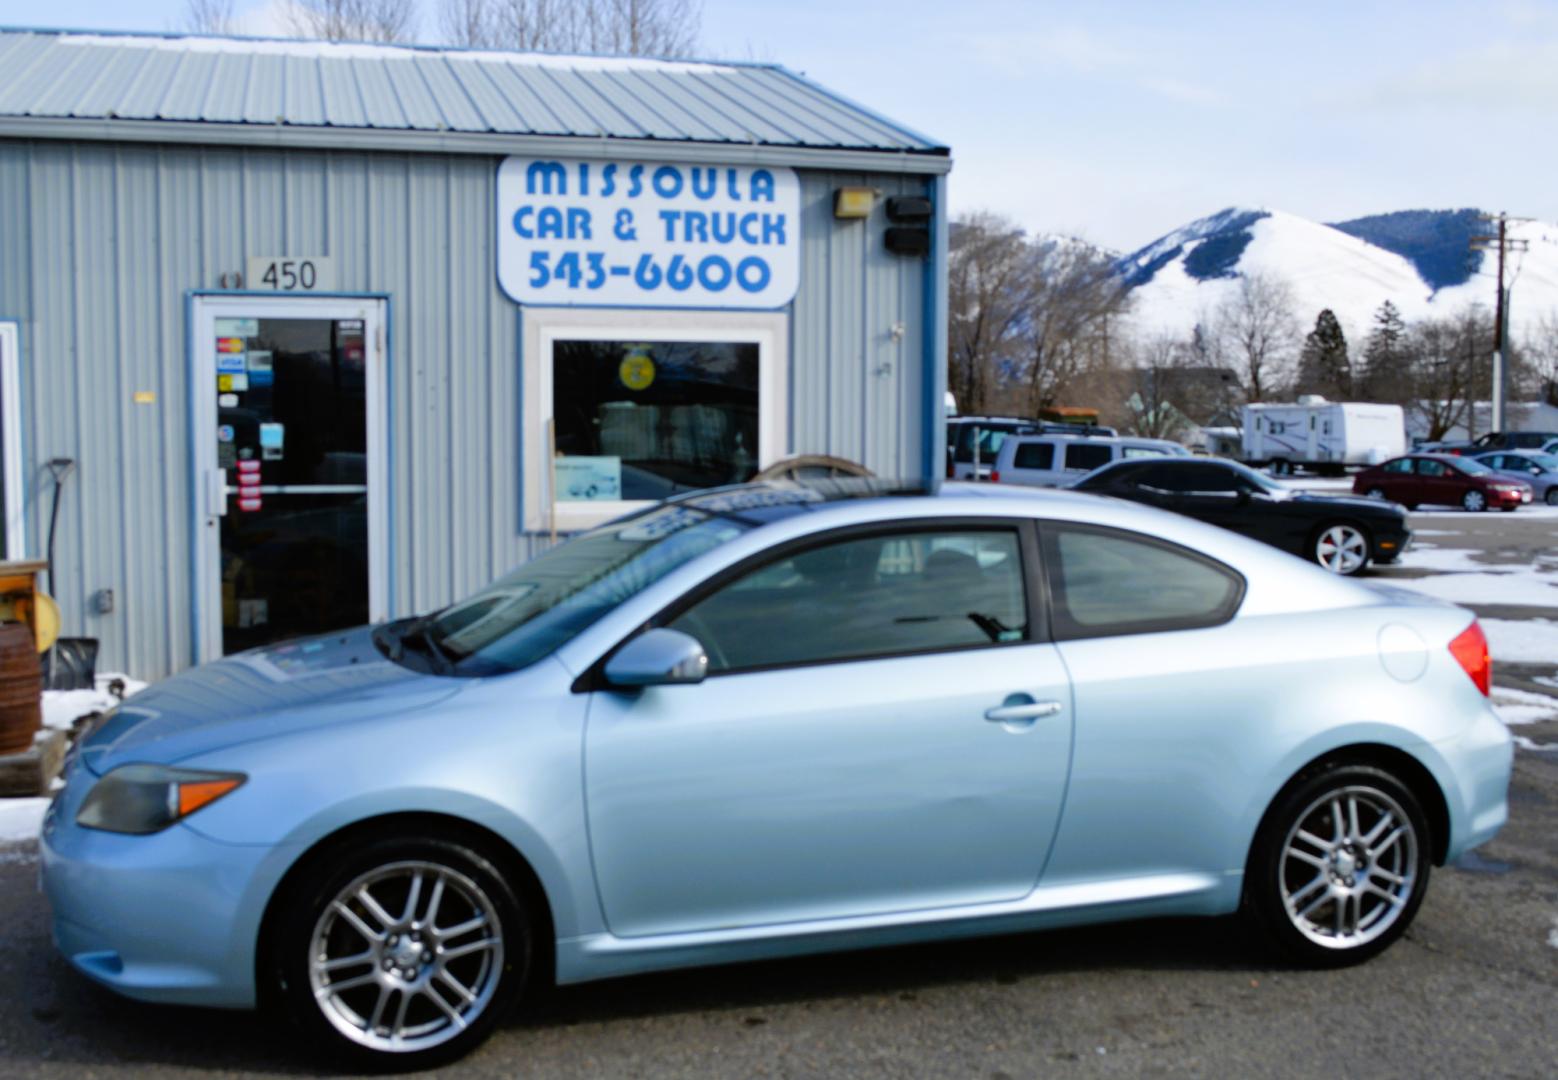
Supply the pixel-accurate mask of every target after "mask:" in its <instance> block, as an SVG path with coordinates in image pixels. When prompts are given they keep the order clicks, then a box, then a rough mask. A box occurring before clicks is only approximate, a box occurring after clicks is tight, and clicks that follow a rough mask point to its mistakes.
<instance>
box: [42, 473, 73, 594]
mask: <svg viewBox="0 0 1558 1080" xmlns="http://www.w3.org/2000/svg"><path fill="white" fill-rule="evenodd" d="M75 467H76V463H75V462H74V461H72V460H71V459H70V458H54V459H53V460H52V461H50V462H49V472H51V473H52V474H53V475H54V507H53V509H51V510H50V511H49V550H48V562H49V589H48V591H49V595H50V596H57V595H58V594H57V593H56V592H55V590H54V534H55V529H56V527H57V526H58V525H59V520H60V495H61V494H62V493H63V492H64V490H65V478H66V477H67V476H69V475H70V474H71V471H72V470H73V469H75Z"/></svg>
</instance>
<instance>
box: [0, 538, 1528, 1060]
mask: <svg viewBox="0 0 1558 1080" xmlns="http://www.w3.org/2000/svg"><path fill="white" fill-rule="evenodd" d="M1413 525H1414V528H1415V529H1417V530H1418V535H1419V543H1420V545H1422V546H1421V548H1420V551H1424V552H1431V553H1435V554H1434V557H1433V558H1428V557H1427V556H1424V557H1421V558H1418V559H1415V560H1414V559H1413V558H1408V559H1407V560H1406V563H1405V565H1403V566H1400V567H1387V568H1382V569H1381V570H1379V571H1376V572H1374V573H1373V575H1372V576H1373V578H1374V579H1375V580H1384V581H1390V580H1394V581H1396V582H1397V583H1409V582H1411V581H1413V580H1420V579H1423V578H1426V577H1430V576H1433V574H1434V573H1435V572H1434V571H1431V570H1426V569H1425V568H1424V567H1423V566H1422V565H1414V563H1418V564H1421V563H1425V562H1426V563H1435V564H1436V565H1447V564H1450V563H1453V562H1454V561H1455V560H1456V559H1457V558H1461V557H1460V556H1454V555H1445V554H1443V553H1444V552H1463V553H1464V558H1463V561H1464V562H1465V564H1466V565H1467V566H1469V567H1471V569H1469V570H1465V571H1464V572H1466V573H1470V574H1474V575H1476V574H1478V573H1479V571H1478V570H1477V569H1476V566H1477V565H1479V564H1485V565H1486V566H1487V567H1488V571H1487V573H1486V574H1485V575H1484V576H1487V577H1489V579H1490V580H1492V579H1493V578H1495V577H1497V576H1498V575H1499V574H1501V573H1502V571H1500V570H1499V568H1500V567H1512V568H1517V569H1520V568H1531V567H1535V568H1536V569H1537V570H1538V571H1539V572H1541V573H1543V574H1545V573H1547V569H1546V568H1547V567H1549V566H1551V574H1552V577H1553V579H1554V584H1555V585H1558V560H1555V559H1554V557H1555V556H1558V543H1555V541H1558V516H1553V515H1548V514H1544V513H1534V514H1531V515H1529V516H1523V515H1522V514H1514V515H1480V516H1472V515H1464V514H1440V515H1434V514H1418V515H1414V521H1413ZM1470 580H1471V582H1472V584H1474V585H1475V584H1477V583H1478V581H1480V578H1472V579H1470ZM1521 580H1526V579H1525V578H1521ZM1489 592H1490V595H1498V596H1500V597H1502V599H1500V600H1498V601H1496V602H1489V603H1472V604H1471V605H1470V606H1472V607H1474V608H1476V609H1477V610H1478V613H1479V615H1482V616H1484V617H1485V618H1488V619H1497V620H1499V621H1500V622H1501V623H1510V624H1518V623H1519V622H1521V621H1525V622H1528V623H1530V624H1533V625H1540V624H1543V623H1544V621H1546V622H1558V606H1545V605H1544V604H1541V603H1510V602H1508V601H1509V600H1510V599H1511V596H1510V594H1509V589H1508V588H1505V589H1504V591H1503V592H1498V590H1493V589H1490V590H1489ZM1515 598H1516V599H1518V598H1519V597H1518V596H1517V597H1515ZM1496 672H1497V680H1498V685H1499V687H1500V688H1501V689H1503V690H1505V691H1506V692H1511V693H1515V694H1518V695H1521V696H1520V698H1519V700H1520V701H1522V702H1523V703H1524V704H1523V705H1522V706H1520V709H1521V711H1520V712H1519V717H1520V719H1521V721H1522V722H1521V723H1520V724H1519V726H1518V727H1517V728H1516V729H1515V730H1516V731H1517V732H1518V734H1519V735H1520V736H1521V737H1522V739H1523V740H1524V743H1525V745H1527V746H1528V747H1529V748H1528V749H1522V750H1521V751H1519V752H1518V754H1517V758H1516V765H1515V777H1514V782H1513V787H1512V791H1511V819H1510V822H1509V825H1508V826H1507V827H1506V828H1505V830H1504V831H1503V832H1502V833H1501V834H1500V836H1499V837H1498V838H1497V839H1496V840H1495V841H1493V842H1492V843H1490V844H1488V845H1486V846H1485V847H1484V848H1482V849H1481V850H1480V851H1478V852H1477V853H1476V854H1475V856H1474V857H1472V858H1468V859H1466V860H1464V861H1463V863H1462V865H1459V866H1455V867H1449V868H1446V869H1444V870H1440V871H1436V872H1435V874H1434V877H1433V881H1432V884H1431V886H1430V889H1429V893H1428V898H1427V901H1426V902H1425V904H1424V906H1423V908H1422V911H1421V913H1420V914H1419V916H1418V918H1417V921H1416V923H1415V925H1414V927H1413V929H1412V930H1411V931H1410V932H1409V933H1408V935H1407V936H1406V938H1405V939H1404V940H1402V941H1401V942H1399V943H1398V944H1397V945H1396V946H1395V947H1393V948H1392V949H1391V950H1389V951H1388V952H1387V953H1386V954H1385V955H1383V956H1381V957H1380V958H1378V959H1376V960H1374V961H1373V962H1371V963H1368V964H1365V965H1363V966H1361V967H1357V968H1352V969H1347V970H1342V971H1330V972H1312V971H1303V970H1294V969H1291V968H1286V967H1282V966H1273V964H1272V962H1271V960H1270V958H1269V957H1268V956H1266V955H1265V954H1264V953H1263V951H1262V950H1261V948H1260V947H1259V945H1258V943H1255V942H1252V941H1250V940H1249V939H1247V938H1246V937H1245V936H1244V935H1243V933H1242V931H1241V929H1240V927H1239V926H1238V925H1237V924H1235V923H1233V922H1231V921H1227V920H1216V921H1171V922H1161V921H1160V922H1147V923H1133V924H1128V925H1122V926H1111V927H1101V928H1093V929H1089V930H1085V931H1061V932H1053V933H1045V934H1029V935H1022V936H1015V937H1005V938H998V939H988V940H984V941H978V942H972V943H958V944H953V945H941V946H933V947H915V948H906V949H894V950H885V951H877V952H872V953H860V954H850V955H843V956H832V957H825V958H817V959H808V960H800V961H785V962H780V963H768V964H753V965H746V966H742V967H737V968H724V969H714V970H707V971H697V972H683V973H677V974H673V975H659V976H647V977H640V978H635V979H627V980H619V981H615V982H610V983H603V984H594V985H590V986H584V987H575V988H569V989H566V990H560V991H555V992H553V993H551V994H549V995H546V996H545V997H544V998H542V999H541V1000H540V1001H538V1002H537V1003H536V1004H535V1005H534V1007H533V1009H532V1010H531V1011H530V1012H528V1013H527V1014H525V1015H524V1016H521V1017H516V1018H515V1019H514V1020H513V1021H512V1022H511V1023H509V1024H508V1025H507V1026H506V1027H504V1028H503V1029H502V1030H501V1031H500V1032H499V1034H498V1035H497V1036H496V1037H495V1038H494V1039H493V1040H492V1041H491V1042H490V1043H489V1044H488V1045H486V1046H485V1047H483V1048H482V1049H481V1050H480V1051H478V1052H477V1053H476V1054H475V1055H473V1056H472V1057H471V1058H469V1059H467V1060H466V1061H465V1062H462V1063H461V1064H460V1065H459V1066H458V1067H457V1068H456V1069H452V1070H450V1074H451V1075H454V1074H458V1075H460V1076H462V1077H505V1078H511V1077H517V1076H535V1077H574V1076H579V1077H584V1076H588V1077H602V1076H604V1077H618V1076H622V1077H693V1076H697V1077H759V1076H762V1077H838V1076H860V1077H910V1076H927V1077H930V1076H935V1077H948V1076H957V1077H965V1076H966V1077H983V1078H987V1080H999V1078H1006V1077H1011V1078H1015V1077H1038V1076H1045V1077H1047V1076H1105V1075H1118V1076H1212V1077H1221V1076H1250V1077H1263V1076H1282V1077H1289V1076H1292V1077H1298V1076H1318V1075H1328V1076H1358V1075H1367V1076H1383V1077H1395V1076H1400V1077H1427V1076H1445V1077H1462V1076H1500V1077H1551V1076H1552V1075H1554V1072H1555V1064H1554V1063H1555V1062H1558V1020H1555V1018H1554V1005H1555V1003H1558V696H1554V695H1558V655H1553V656H1551V657H1546V658H1543V657H1540V656H1539V657H1537V658H1536V659H1533V660H1528V661H1522V662H1520V663H1498V664H1496ZM1548 699H1550V700H1551V701H1552V702H1553V706H1552V710H1551V711H1550V712H1548V711H1545V709H1544V707H1543V706H1542V704H1541V702H1542V701H1543V700H1548ZM1533 702H1535V704H1532V703H1533ZM1511 715H1512V716H1513V715H1515V713H1511ZM36 875H37V865H36V858H35V856H34V854H33V852H32V851H31V850H30V849H29V848H27V847H26V846H23V847H14V848H10V849H0V1076H5V1077H62V1078H65V1077H68V1078H71V1080H81V1078H85V1077H93V1076H106V1075H110V1074H111V1075H113V1076H116V1077H118V1076H147V1077H184V1076H200V1077H213V1076H223V1077H227V1076H273V1075H313V1074H315V1072H316V1066H315V1063H314V1061H313V1060H312V1059H310V1058H309V1057H308V1056H307V1055H306V1054H305V1053H304V1052H303V1051H302V1050H301V1049H300V1048H299V1047H297V1046H296V1045H295V1044H294V1041H293V1040H292V1039H291V1038H290V1036H289V1035H288V1033H287V1032H286V1031H285V1029H282V1028H280V1027H278V1026H277V1024H276V1022H274V1021H272V1020H270V1019H268V1018H266V1017H262V1016H255V1015H249V1014H238V1013H223V1012H216V1011H206V1010H199V1009H174V1008H159V1007H152V1006H144V1005H138V1004H135V1003H132V1002H127V1001H122V1000H120V999H118V998H116V997H114V996H112V995H110V994H108V993H106V992H104V991H101V990H98V989H97V988H96V987H94V986H92V985H91V984H89V983H88V982H87V981H86V980H85V979H83V978H80V977H78V976H76V975H75V974H74V973H72V972H71V971H70V970H69V969H68V968H67V967H66V965H65V964H64V962H63V961H61V960H60V959H59V958H58V957H56V956H55V955H54V953H53V950H52V948H51V946H50V944H49V939H48V919H47V909H46V906H45V904H44V903H43V900H42V897H41V896H40V895H39V894H38V893H37V892H36V890H35V879H36Z"/></svg>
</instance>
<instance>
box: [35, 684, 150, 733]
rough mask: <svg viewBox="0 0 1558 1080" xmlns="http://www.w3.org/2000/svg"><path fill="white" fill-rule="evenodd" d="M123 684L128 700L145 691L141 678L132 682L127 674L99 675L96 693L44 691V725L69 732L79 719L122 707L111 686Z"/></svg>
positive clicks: (93, 691) (84, 691)
mask: <svg viewBox="0 0 1558 1080" xmlns="http://www.w3.org/2000/svg"><path fill="white" fill-rule="evenodd" d="M116 681H117V682H120V683H123V684H124V696H125V697H129V696H130V695H131V694H133V693H136V692H137V691H139V690H144V689H145V688H146V684H145V683H143V682H141V681H140V680H138V679H132V678H130V677H129V676H128V675H113V674H109V675H99V676H98V677H97V687H96V689H93V690H45V691H44V692H43V726H44V727H47V728H58V729H59V730H61V731H68V730H70V726H71V725H72V724H74V723H75V722H76V721H77V720H78V719H79V718H81V717H83V716H87V715H89V714H91V713H95V712H105V711H107V710H109V709H112V708H113V707H114V706H115V705H117V704H119V701H120V699H119V698H117V697H115V696H114V694H113V692H112V691H111V690H109V687H110V686H111V685H112V684H113V683H115V682H116Z"/></svg>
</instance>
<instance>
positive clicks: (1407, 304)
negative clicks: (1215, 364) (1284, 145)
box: [1117, 208, 1558, 341]
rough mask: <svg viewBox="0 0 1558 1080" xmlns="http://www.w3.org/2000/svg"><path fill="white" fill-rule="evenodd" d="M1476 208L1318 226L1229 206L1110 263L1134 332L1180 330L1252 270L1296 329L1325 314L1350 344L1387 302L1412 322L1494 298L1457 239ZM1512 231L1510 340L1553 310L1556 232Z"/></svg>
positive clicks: (1485, 276) (1483, 266)
mask: <svg viewBox="0 0 1558 1080" xmlns="http://www.w3.org/2000/svg"><path fill="white" fill-rule="evenodd" d="M1489 228H1490V225H1489V223H1488V222H1485V221H1482V220H1480V219H1479V217H1478V211H1476V210H1446V211H1430V210H1409V211H1402V212H1400V213H1395V214H1380V215H1376V216H1373V217H1366V218H1358V219H1356V220H1354V221H1345V222H1339V223H1337V224H1334V225H1324V224H1321V223H1319V222H1314V221H1309V220H1307V219H1305V218H1301V217H1298V216H1297V215H1294V214H1288V213H1284V212H1282V211H1280V210H1249V209H1241V208H1230V209H1227V210H1223V211H1221V212H1220V213H1217V214H1213V215H1212V216H1210V217H1206V218H1202V219H1201V220H1200V221H1195V222H1192V223H1191V224H1189V225H1186V226H1185V227H1184V228H1182V229H1177V230H1175V231H1174V232H1172V233H1169V234H1168V235H1167V236H1165V237H1163V238H1161V239H1159V240H1156V241H1154V242H1153V243H1151V244H1148V245H1147V246H1146V247H1144V248H1142V249H1141V250H1139V251H1136V252H1133V253H1132V254H1130V255H1126V256H1124V257H1123V258H1121V259H1120V260H1119V262H1118V264H1117V265H1118V267H1119V269H1120V273H1121V274H1122V275H1123V276H1124V277H1125V279H1126V280H1127V282H1129V284H1130V285H1131V291H1132V299H1133V301H1134V309H1135V317H1136V321H1137V324H1138V326H1139V327H1140V328H1141V329H1143V330H1144V331H1147V332H1149V333H1158V332H1164V333H1173V334H1176V335H1178V334H1184V333H1188V332H1189V331H1190V330H1191V328H1193V327H1194V326H1195V325H1196V324H1197V323H1198V322H1202V321H1204V319H1205V316H1206V315H1207V314H1208V313H1209V312H1211V311H1212V310H1213V309H1215V308H1216V307H1217V305H1218V304H1219V303H1220V302H1221V301H1222V300H1223V299H1224V297H1226V296H1227V295H1228V294H1229V293H1231V292H1233V291H1235V290H1237V288H1238V279H1239V277H1240V275H1243V274H1249V273H1252V272H1258V273H1262V274H1266V275H1269V276H1271V277H1273V278H1276V279H1279V280H1281V281H1284V282H1286V283H1287V285H1288V287H1289V289H1290V290H1291V292H1292V295H1293V300H1294V311H1293V314H1294V316H1295V317H1296V318H1297V319H1298V321H1299V323H1300V324H1301V325H1302V326H1303V328H1304V329H1305V330H1307V329H1308V328H1309V327H1311V326H1313V325H1314V320H1315V316H1316V315H1318V314H1319V313H1320V311H1321V309H1322V308H1327V307H1328V308H1330V309H1331V310H1333V311H1334V312H1335V313H1336V316H1337V318H1338V319H1339V320H1340V321H1341V323H1342V328H1343V330H1344V331H1345V333H1346V334H1347V337H1348V340H1350V341H1357V340H1361V339H1362V337H1363V336H1364V335H1366V334H1367V333H1368V330H1369V327H1370V325H1371V323H1372V321H1373V316H1374V312H1375V311H1376V310H1377V309H1378V308H1379V306H1380V304H1381V303H1383V302H1384V301H1386V300H1389V301H1391V302H1392V303H1394V304H1395V305H1396V307H1397V308H1399V309H1400V311H1401V314H1402V316H1403V317H1404V318H1405V319H1406V320H1407V321H1408V322H1411V321H1413V320H1415V319H1419V318H1423V317H1426V316H1430V315H1448V314H1453V313H1454V312H1456V311H1458V310H1460V309H1461V308H1462V307H1464V306H1465V305H1467V304H1470V303H1481V304H1483V305H1485V306H1487V307H1489V308H1491V307H1492V305H1493V301H1494V290H1495V286H1494V279H1495V261H1494V257H1493V255H1492V254H1491V253H1490V254H1487V255H1484V254H1481V253H1477V252H1471V251H1470V250H1469V249H1468V246H1467V241H1468V240H1469V239H1470V238H1471V236H1473V235H1474V234H1478V233H1484V232H1487V231H1488V230H1489ZM1511 235H1513V236H1516V237H1519V238H1522V239H1525V240H1527V241H1529V244H1530V250H1529V251H1527V252H1525V253H1524V254H1516V255H1512V256H1511V262H1510V273H1511V274H1512V281H1513V287H1512V293H1511V295H1512V300H1511V307H1510V315H1511V321H1512V324H1513V325H1512V330H1513V333H1514V334H1515V336H1517V337H1520V336H1523V335H1525V334H1526V333H1528V332H1530V331H1531V330H1534V329H1535V326H1536V324H1537V323H1538V322H1539V321H1540V320H1541V319H1543V318H1544V317H1548V316H1553V315H1555V314H1558V225H1551V224H1547V223H1545V222H1523V223H1518V224H1513V225H1511Z"/></svg>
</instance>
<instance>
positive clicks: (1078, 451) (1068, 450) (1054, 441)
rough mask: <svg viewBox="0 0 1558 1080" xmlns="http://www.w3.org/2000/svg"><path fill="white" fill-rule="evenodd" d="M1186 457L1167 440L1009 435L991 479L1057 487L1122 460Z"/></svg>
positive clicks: (1000, 482) (997, 481)
mask: <svg viewBox="0 0 1558 1080" xmlns="http://www.w3.org/2000/svg"><path fill="white" fill-rule="evenodd" d="M1189 454H1190V451H1189V450H1186V449H1185V448H1184V447H1183V446H1181V445H1179V443H1177V442H1170V441H1169V440H1167V439H1138V438H1132V437H1130V436H1123V437H1118V438H1096V437H1093V436H1086V435H1009V436H1007V437H1006V438H1005V439H1003V440H1002V442H1001V446H1000V449H999V450H997V451H996V455H995V465H994V467H993V468H992V469H991V472H990V479H991V480H992V481H994V482H995V483H997V484H1026V485H1028V486H1029V487H1058V486H1060V485H1062V484H1069V483H1070V482H1071V481H1073V480H1076V479H1079V478H1081V477H1083V476H1085V475H1086V474H1088V473H1090V472H1092V471H1093V470H1094V469H1097V468H1100V467H1102V466H1104V465H1109V464H1111V463H1113V462H1116V461H1120V460H1122V459H1124V458H1138V457H1174V456H1189Z"/></svg>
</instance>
